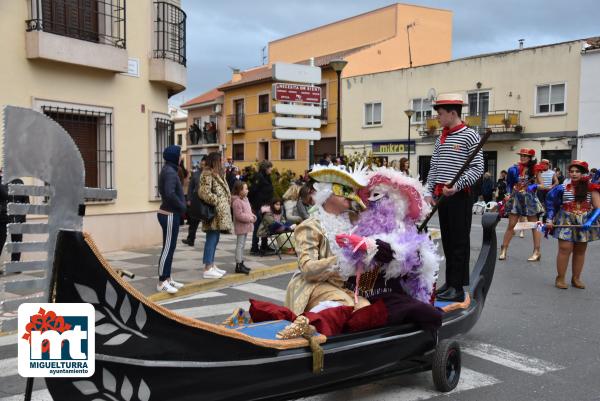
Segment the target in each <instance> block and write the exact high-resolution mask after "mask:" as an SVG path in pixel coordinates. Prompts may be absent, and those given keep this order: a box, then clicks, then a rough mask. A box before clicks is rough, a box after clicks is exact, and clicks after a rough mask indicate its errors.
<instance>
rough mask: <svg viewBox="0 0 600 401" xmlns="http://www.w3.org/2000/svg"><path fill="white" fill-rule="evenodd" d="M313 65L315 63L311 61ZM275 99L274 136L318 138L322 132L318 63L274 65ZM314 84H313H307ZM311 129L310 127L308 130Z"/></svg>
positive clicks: (311, 139)
mask: <svg viewBox="0 0 600 401" xmlns="http://www.w3.org/2000/svg"><path fill="white" fill-rule="evenodd" d="M311 64H312V62H311ZM273 80H275V81H285V83H283V82H277V83H275V84H273V87H272V99H273V100H275V101H277V102H280V103H276V104H275V107H274V111H275V113H276V115H275V118H273V138H275V139H280V140H290V139H303V140H309V141H318V140H319V139H321V132H320V131H315V130H314V129H315V128H319V127H321V119H320V118H315V117H317V116H320V115H321V88H319V87H318V86H315V85H314V84H318V83H321V68H319V67H315V66H314V65H300V64H287V63H275V64H273ZM303 84H310V85H303ZM306 128H308V129H309V130H307V129H306Z"/></svg>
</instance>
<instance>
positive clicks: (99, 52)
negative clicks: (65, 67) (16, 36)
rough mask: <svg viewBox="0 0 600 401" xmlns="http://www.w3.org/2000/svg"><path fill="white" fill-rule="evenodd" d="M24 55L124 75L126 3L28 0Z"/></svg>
mask: <svg viewBox="0 0 600 401" xmlns="http://www.w3.org/2000/svg"><path fill="white" fill-rule="evenodd" d="M29 12H30V14H29V16H30V18H29V19H28V20H27V21H26V31H27V32H26V52H27V53H26V54H27V58H29V59H46V60H53V61H59V62H64V63H69V64H77V65H83V66H86V67H92V68H99V69H103V70H109V71H114V72H127V51H126V50H125V48H126V8H125V0H29Z"/></svg>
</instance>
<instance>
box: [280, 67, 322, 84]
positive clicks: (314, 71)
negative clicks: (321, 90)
mask: <svg viewBox="0 0 600 401" xmlns="http://www.w3.org/2000/svg"><path fill="white" fill-rule="evenodd" d="M272 71H273V80H274V81H287V82H295V83H301V84H320V83H321V68H320V67H313V66H310V65H303V64H289V63H275V64H273V68H272Z"/></svg>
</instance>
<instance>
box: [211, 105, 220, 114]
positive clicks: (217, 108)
mask: <svg viewBox="0 0 600 401" xmlns="http://www.w3.org/2000/svg"><path fill="white" fill-rule="evenodd" d="M221 106H222V105H221V104H215V105H213V112H214V113H220V112H221Z"/></svg>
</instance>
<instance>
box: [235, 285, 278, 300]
mask: <svg viewBox="0 0 600 401" xmlns="http://www.w3.org/2000/svg"><path fill="white" fill-rule="evenodd" d="M231 288H232V289H234V290H240V291H244V292H249V293H250V294H255V295H260V296H262V297H267V298H271V299H274V300H276V301H283V300H284V299H285V290H280V289H279V288H275V287H271V286H269V285H264V284H257V283H248V284H242V285H238V286H235V287H231Z"/></svg>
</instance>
